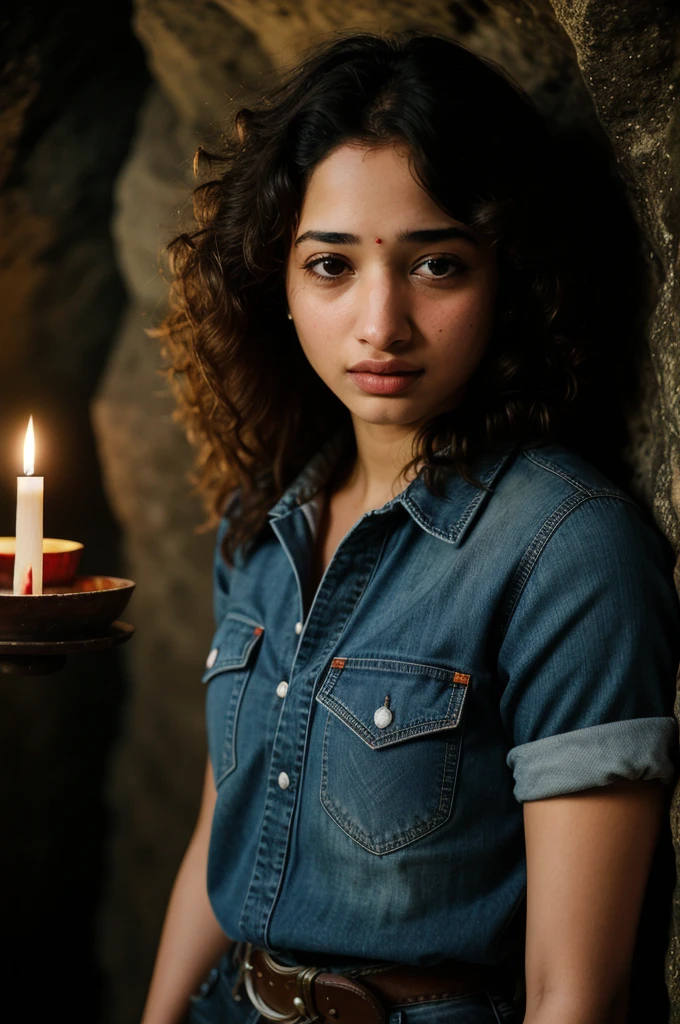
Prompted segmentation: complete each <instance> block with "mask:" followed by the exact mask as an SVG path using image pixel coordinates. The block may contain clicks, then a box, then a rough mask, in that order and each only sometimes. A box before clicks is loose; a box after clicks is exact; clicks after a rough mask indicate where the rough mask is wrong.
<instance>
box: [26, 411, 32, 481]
mask: <svg viewBox="0 0 680 1024" xmlns="http://www.w3.org/2000/svg"><path fill="white" fill-rule="evenodd" d="M34 469H35V436H34V434H33V417H32V416H31V418H30V419H29V421H28V429H27V430H26V440H25V441H24V474H25V475H26V476H33V471H34Z"/></svg>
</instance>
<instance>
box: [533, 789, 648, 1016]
mask: <svg viewBox="0 0 680 1024" xmlns="http://www.w3.org/2000/svg"><path fill="white" fill-rule="evenodd" d="M665 806H666V799H665V791H664V787H663V786H662V785H661V784H660V783H659V782H658V781H649V782H643V781H628V780H621V781H619V782H616V783H613V784H611V785H608V786H603V787H599V788H597V789H591V790H587V791H584V792H579V793H574V794H570V795H567V796H559V797H554V798H552V799H546V800H537V801H531V802H527V803H525V804H524V827H525V836H526V855H527V935H526V984H527V1021H529V1020H530V1019H531V1017H532V1015H533V1014H535V1013H537V1011H538V1008H539V1006H540V1005H541V1002H542V1001H543V1003H544V1005H545V1002H547V1003H549V1004H550V1005H551V1006H554V1007H555V1008H556V1009H557V1008H559V1009H560V1010H561V1011H562V1012H563V1013H564V1018H563V1019H565V1020H571V1019H573V1020H578V1021H580V1022H582V1024H590V1022H591V1021H592V1022H593V1024H598V1022H604V1021H607V1022H609V1021H613V1020H618V1019H619V1017H618V1016H616V1017H614V1016H612V1015H611V1014H612V1011H613V1008H615V1007H616V1006H617V1000H621V999H622V997H625V987H626V981H627V973H628V969H629V966H630V962H631V959H632V955H633V947H634V943H635V937H636V931H637V924H638V918H639V915H640V908H641V905H642V899H643V895H644V890H645V884H646V880H647V876H648V872H649V866H650V863H651V859H652V855H653V852H654V848H655V844H656V841H657V837H658V833H659V826H660V822H661V817H662V814H663V812H664V808H665ZM619 1009H620V1012H621V1018H620V1019H621V1020H623V1019H625V1017H624V1016H623V1014H624V1011H625V1007H624V1006H620V1007H619ZM570 1012H571V1013H572V1014H573V1016H569V1014H570ZM555 1019H560V1017H559V1016H556V1017H555Z"/></svg>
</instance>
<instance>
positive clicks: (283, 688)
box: [276, 679, 288, 697]
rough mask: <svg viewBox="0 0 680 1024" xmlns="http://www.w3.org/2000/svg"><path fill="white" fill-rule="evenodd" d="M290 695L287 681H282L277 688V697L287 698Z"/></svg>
mask: <svg viewBox="0 0 680 1024" xmlns="http://www.w3.org/2000/svg"><path fill="white" fill-rule="evenodd" d="M287 693H288V683H287V682H286V680H285V679H282V680H281V682H280V683H279V685H278V686H277V687H276V696H277V697H285V696H286V694H287Z"/></svg>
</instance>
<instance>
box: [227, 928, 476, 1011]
mask: <svg viewBox="0 0 680 1024" xmlns="http://www.w3.org/2000/svg"><path fill="white" fill-rule="evenodd" d="M234 958H235V960H236V962H238V964H239V975H238V980H237V982H236V985H235V986H234V996H235V997H236V998H237V999H238V998H239V995H238V989H239V988H240V984H241V982H242V981H243V982H245V989H246V992H247V993H248V997H249V999H250V1001H251V1003H252V1004H253V1006H254V1007H255V1008H256V1009H257V1010H258V1011H259V1013H260V1014H261V1015H262V1016H263V1017H264V1018H265V1019H266V1020H274V1021H279V1022H280V1024H295V1022H302V1021H309V1022H312V1021H319V1022H322V1021H324V1022H325V1021H327V1022H328V1024H343V1022H345V1024H385V1022H386V1021H387V1017H388V1014H389V1010H390V1009H391V1008H392V1007H393V1006H403V1005H405V1004H408V1003H425V1002H432V1001H435V1000H440V999H453V998H454V997H455V996H462V995H471V994H473V993H475V992H482V991H484V988H485V983H486V982H488V980H489V972H490V971H493V970H494V969H493V968H485V967H482V966H480V965H478V964H468V963H463V962H462V961H460V960H445V961H442V962H441V963H438V964H435V965H434V966H432V967H417V966H413V965H411V964H393V963H388V964H384V963H383V964H373V965H370V966H368V967H365V968H359V969H356V970H352V971H348V972H346V973H343V974H336V973H331V972H330V971H325V970H324V969H323V967H318V966H312V967H307V966H295V967H289V966H288V965H286V964H280V963H277V961H276V960H274V959H273V958H272V957H271V956H270V954H269V953H267V952H266V950H263V949H258V948H257V947H254V946H253V945H252V944H251V943H249V942H248V943H245V942H240V943H238V944H237V946H236V949H235V951H234ZM359 979H360V980H359Z"/></svg>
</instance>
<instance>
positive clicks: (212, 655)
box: [205, 647, 218, 668]
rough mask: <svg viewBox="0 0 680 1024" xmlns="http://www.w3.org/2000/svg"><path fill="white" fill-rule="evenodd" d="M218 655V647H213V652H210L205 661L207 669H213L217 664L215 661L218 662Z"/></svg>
mask: <svg viewBox="0 0 680 1024" xmlns="http://www.w3.org/2000/svg"><path fill="white" fill-rule="evenodd" d="M217 654H218V649H217V647H213V649H212V651H211V652H210V654H209V655H208V657H207V658H206V659H205V665H206V668H212V667H213V665H214V664H215V661H216V660H217Z"/></svg>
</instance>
